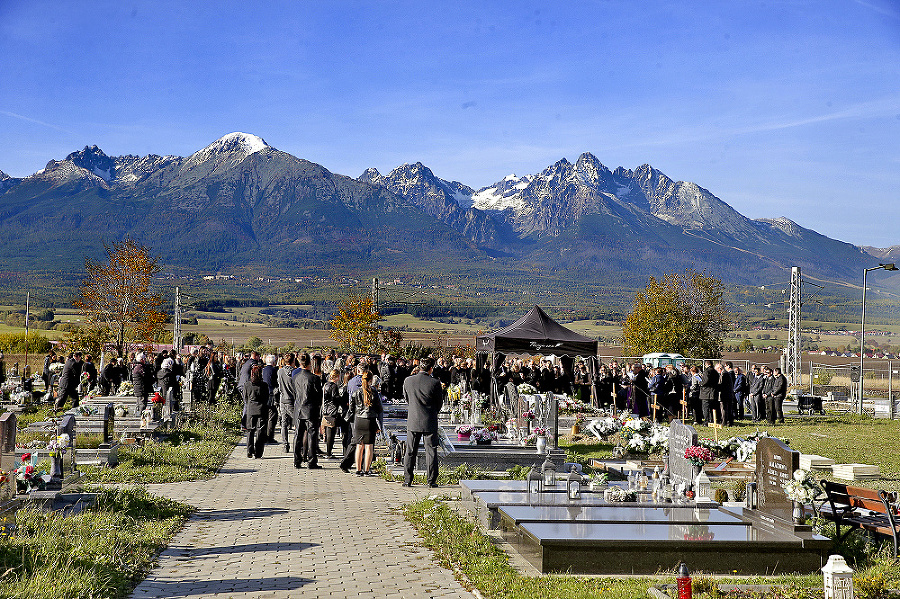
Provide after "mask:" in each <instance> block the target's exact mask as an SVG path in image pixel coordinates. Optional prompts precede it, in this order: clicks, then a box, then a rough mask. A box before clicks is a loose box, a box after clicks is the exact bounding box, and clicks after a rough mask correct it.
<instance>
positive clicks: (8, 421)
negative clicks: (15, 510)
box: [0, 412, 16, 502]
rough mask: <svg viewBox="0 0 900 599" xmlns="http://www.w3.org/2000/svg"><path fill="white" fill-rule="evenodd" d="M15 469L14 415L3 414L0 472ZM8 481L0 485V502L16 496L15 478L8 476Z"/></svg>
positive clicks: (0, 420)
mask: <svg viewBox="0 0 900 599" xmlns="http://www.w3.org/2000/svg"><path fill="white" fill-rule="evenodd" d="M15 467H16V415H15V414H14V413H12V412H5V413H4V414H3V415H2V416H0V472H7V473H10V472H12V470H13V469H15ZM8 479H9V480H7V481H6V482H4V483H3V484H2V485H0V502H3V501H7V500H9V499H12V498H13V497H15V495H16V477H15V476H13V475H11V474H10V475H8Z"/></svg>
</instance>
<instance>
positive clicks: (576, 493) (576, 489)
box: [566, 466, 581, 499]
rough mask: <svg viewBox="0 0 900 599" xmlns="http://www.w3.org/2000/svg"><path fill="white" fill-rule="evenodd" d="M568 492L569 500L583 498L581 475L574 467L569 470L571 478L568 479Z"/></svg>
mask: <svg viewBox="0 0 900 599" xmlns="http://www.w3.org/2000/svg"><path fill="white" fill-rule="evenodd" d="M566 492H567V493H568V495H569V499H580V498H581V475H580V474H578V472H576V471H575V466H572V469H571V470H569V478H568V479H566Z"/></svg>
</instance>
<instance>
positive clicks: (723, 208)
mask: <svg viewBox="0 0 900 599" xmlns="http://www.w3.org/2000/svg"><path fill="white" fill-rule="evenodd" d="M0 235H3V236H4V237H5V238H6V240H7V241H8V243H6V244H4V246H5V247H4V248H3V249H0V263H2V264H3V265H5V266H6V267H9V268H16V267H21V265H22V264H23V261H30V262H29V263H30V264H46V263H48V262H51V263H52V262H53V261H55V260H58V259H59V257H68V256H75V257H77V258H78V260H77V261H78V262H80V257H81V256H83V255H96V254H97V253H98V251H102V243H103V242H104V241H106V242H109V241H114V240H118V239H121V238H122V237H123V236H125V235H128V236H132V237H134V238H136V239H137V240H139V241H141V242H143V243H146V244H148V245H149V246H150V247H152V248H154V250H155V251H157V252H158V254H159V255H160V256H161V257H163V259H164V260H165V261H168V262H170V263H173V264H179V265H183V266H185V267H190V268H197V269H203V270H211V269H221V268H224V267H232V266H236V265H248V264H252V265H254V268H258V269H260V270H271V271H278V272H298V271H302V270H304V269H309V268H328V269H354V268H372V269H377V268H379V267H382V266H384V267H388V266H398V265H399V266H403V265H405V264H417V265H421V264H423V263H428V264H433V265H435V268H437V269H443V270H444V271H446V272H463V271H465V270H467V269H470V268H473V267H474V266H476V265H480V266H479V268H481V267H484V268H493V269H500V270H504V269H505V270H509V271H516V272H518V271H527V270H531V269H535V268H537V269H539V270H543V269H549V270H551V271H553V272H554V273H559V274H560V275H561V276H563V275H564V276H568V277H571V278H573V280H588V279H590V280H596V279H597V278H603V277H606V278H611V279H613V280H615V279H617V278H624V277H632V278H634V279H641V278H642V277H645V275H646V274H657V275H658V274H659V273H661V272H668V271H671V270H675V269H680V268H683V267H687V266H694V267H697V268H700V269H707V270H710V271H712V272H716V273H718V274H719V275H720V276H722V278H723V279H725V280H727V281H732V282H753V281H755V280H757V279H758V277H760V276H762V274H763V273H769V272H773V273H774V272H782V271H784V270H785V269H787V268H789V267H790V266H791V265H800V266H801V267H803V268H812V269H813V270H816V271H818V272H820V273H821V275H822V276H824V277H832V278H835V279H840V280H847V281H852V280H854V278H855V277H856V273H857V272H858V268H859V265H860V264H863V263H866V264H868V263H869V262H870V261H871V258H872V256H871V255H869V254H865V253H864V252H863V251H862V250H861V249H860V248H857V247H855V246H852V245H850V244H846V243H843V242H839V241H836V240H832V239H829V238H827V237H825V236H822V235H820V234H818V233H816V232H815V231H811V230H808V229H804V228H803V227H801V226H799V225H797V224H796V223H793V222H792V221H789V220H788V219H784V218H780V219H759V220H751V219H748V218H746V217H744V216H743V215H741V214H739V213H738V212H737V211H735V210H734V209H732V208H731V207H730V206H729V205H728V204H727V203H725V202H724V201H722V200H720V199H719V198H717V197H716V196H715V195H713V194H712V193H711V192H710V191H708V190H706V189H704V188H702V187H700V186H699V185H696V184H694V183H689V182H683V181H674V180H672V179H670V178H669V177H667V176H666V175H665V174H663V173H662V172H660V171H658V170H656V169H654V168H653V167H651V166H649V165H646V164H645V165H641V166H639V167H637V168H636V169H633V170H631V169H625V168H623V167H618V168H616V169H615V170H610V169H609V168H607V167H606V166H604V165H603V164H602V163H601V162H600V161H599V160H598V159H597V158H596V157H595V156H593V155H592V154H589V153H585V154H582V155H581V156H579V158H578V159H577V160H576V161H575V162H574V163H572V162H569V161H568V160H566V159H564V158H563V159H561V160H559V161H558V162H556V163H555V164H552V165H550V166H548V167H547V168H546V169H544V170H543V171H541V172H540V173H537V174H533V175H525V176H521V177H518V176H508V177H506V178H504V179H502V180H501V181H499V182H497V183H496V184H494V185H491V186H488V187H485V188H483V189H481V190H477V191H476V190H473V189H472V188H471V187H468V186H466V185H465V184H463V183H460V182H455V181H447V180H444V179H441V178H440V177H438V176H436V175H435V174H434V173H433V172H432V171H431V169H429V168H428V167H427V166H425V165H423V164H421V163H415V164H407V165H402V166H400V167H397V168H396V169H394V170H392V171H391V172H390V173H389V174H388V175H382V174H381V173H379V172H378V171H377V170H376V169H368V170H367V171H366V172H364V173H363V174H362V175H361V176H360V177H358V178H357V179H352V178H350V177H346V176H343V175H339V174H335V173H332V172H330V171H329V170H328V169H326V168H325V167H323V166H321V165H318V164H315V163H313V162H310V161H308V160H304V159H301V158H297V157H295V156H292V155H290V154H288V153H286V152H282V151H280V150H278V149H276V148H273V147H272V146H270V145H268V144H267V143H266V142H265V141H264V140H263V139H262V138H260V137H258V136H255V135H251V134H246V133H232V134H229V135H226V136H224V137H222V138H220V139H218V140H216V141H214V142H212V143H211V144H209V145H208V146H206V147H205V148H202V149H201V150H198V151H197V152H194V153H193V154H191V155H190V156H187V157H178V156H158V155H148V156H131V155H127V156H117V157H110V156H107V155H106V154H105V153H104V152H103V151H102V150H101V149H100V148H98V147H97V146H89V147H88V146H86V147H85V148H84V149H82V150H80V151H77V152H72V153H71V154H69V155H68V156H66V158H64V159H63V160H59V161H57V160H50V161H49V162H48V164H47V166H46V167H45V168H44V169H42V170H41V171H38V172H37V173H35V174H34V175H32V176H30V177H25V178H21V179H16V178H12V177H9V176H6V175H2V174H0Z"/></svg>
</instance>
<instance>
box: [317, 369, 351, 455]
mask: <svg viewBox="0 0 900 599" xmlns="http://www.w3.org/2000/svg"><path fill="white" fill-rule="evenodd" d="M340 383H341V371H340V370H338V369H336V368H335V369H333V370H332V371H331V374H329V375H328V382H326V383H325V386H324V387H323V388H322V426H323V427H324V428H325V457H326V458H328V459H329V460H332V459H334V455H333V454H332V450H333V449H334V439H335V437H336V436H337V432H338V430H342V429H343V420H344V418H343V416H344V413H345V412H346V411H347V396H346V394H345V393H344V388H342V387H341V384H340Z"/></svg>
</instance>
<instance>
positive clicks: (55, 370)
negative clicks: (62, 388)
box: [50, 362, 66, 374]
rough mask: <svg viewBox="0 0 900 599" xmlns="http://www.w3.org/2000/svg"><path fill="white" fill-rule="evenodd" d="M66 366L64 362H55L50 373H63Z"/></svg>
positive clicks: (51, 365)
mask: <svg viewBox="0 0 900 599" xmlns="http://www.w3.org/2000/svg"><path fill="white" fill-rule="evenodd" d="M65 367H66V365H65V364H63V363H62V362H53V363H52V364H50V374H61V373H62V371H63V369H64V368H65Z"/></svg>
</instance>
